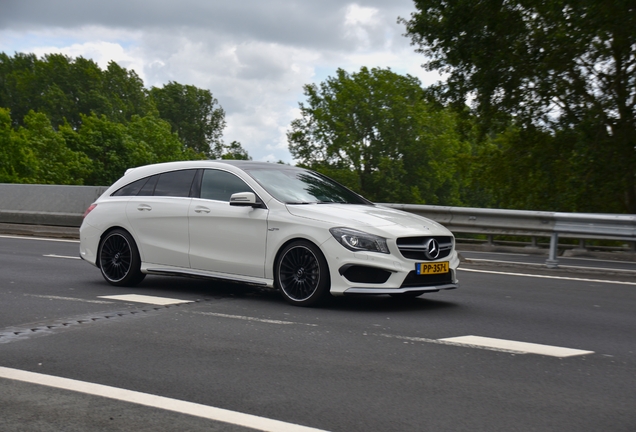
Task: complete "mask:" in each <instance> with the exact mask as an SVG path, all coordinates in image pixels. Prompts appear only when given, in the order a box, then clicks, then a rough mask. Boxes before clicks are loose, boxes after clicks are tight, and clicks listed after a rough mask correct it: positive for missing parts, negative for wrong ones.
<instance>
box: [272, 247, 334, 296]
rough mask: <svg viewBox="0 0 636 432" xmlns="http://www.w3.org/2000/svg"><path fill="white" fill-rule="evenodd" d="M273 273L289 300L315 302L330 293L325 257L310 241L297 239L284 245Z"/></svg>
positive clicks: (280, 288)
mask: <svg viewBox="0 0 636 432" xmlns="http://www.w3.org/2000/svg"><path fill="white" fill-rule="evenodd" d="M274 273H275V275H274V277H275V283H276V287H277V288H278V289H279V290H280V292H281V294H282V295H283V297H284V298H285V300H287V302H288V303H291V304H293V305H296V306H316V305H318V304H320V303H322V302H323V301H324V300H325V299H326V298H327V297H328V295H329V288H330V287H331V279H330V277H329V267H328V266H327V260H326V259H325V257H324V255H323V254H322V252H321V251H320V249H318V247H317V246H315V245H314V244H313V243H310V242H308V241H304V240H298V241H295V242H292V243H290V244H288V245H287V246H285V247H284V248H283V250H282V251H281V253H280V256H279V258H278V260H277V261H276V267H275V271H274Z"/></svg>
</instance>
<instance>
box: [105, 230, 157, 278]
mask: <svg viewBox="0 0 636 432" xmlns="http://www.w3.org/2000/svg"><path fill="white" fill-rule="evenodd" d="M99 268H100V269H101V271H102V276H104V279H106V281H107V282H108V283H109V284H111V285H116V286H134V285H137V284H138V283H140V282H141V281H142V280H143V279H144V277H146V275H145V274H143V273H142V272H141V270H140V268H141V259H140V258H139V250H138V249H137V245H136V244H135V240H134V239H133V238H132V236H131V235H130V234H129V233H128V232H126V231H124V230H122V229H116V230H113V231H111V232H109V233H108V234H106V236H105V237H104V238H103V239H102V241H101V242H100V244H99Z"/></svg>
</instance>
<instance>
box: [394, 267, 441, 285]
mask: <svg viewBox="0 0 636 432" xmlns="http://www.w3.org/2000/svg"><path fill="white" fill-rule="evenodd" d="M450 283H453V276H452V272H448V273H442V274H432V275H418V274H417V272H416V271H415V270H413V271H412V272H410V273H409V274H408V275H407V276H406V279H404V282H403V283H402V286H401V287H400V288H408V287H425V286H434V285H446V284H450Z"/></svg>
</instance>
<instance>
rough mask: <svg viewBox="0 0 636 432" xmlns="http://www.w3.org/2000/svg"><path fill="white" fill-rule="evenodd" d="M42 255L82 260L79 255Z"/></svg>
mask: <svg viewBox="0 0 636 432" xmlns="http://www.w3.org/2000/svg"><path fill="white" fill-rule="evenodd" d="M42 256H44V257H47V258H64V259H74V260H81V258H80V257H78V256H67V255H55V254H49V255H42Z"/></svg>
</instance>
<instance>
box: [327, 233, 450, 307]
mask: <svg viewBox="0 0 636 432" xmlns="http://www.w3.org/2000/svg"><path fill="white" fill-rule="evenodd" d="M322 248H323V250H324V252H325V257H326V258H327V262H328V265H329V269H330V274H331V291H330V292H331V294H333V295H336V296H339V295H348V294H403V293H408V292H434V291H440V290H449V289H455V288H459V281H458V280H457V267H458V266H459V257H458V256H457V252H456V251H455V250H453V251H452V253H451V254H450V255H449V256H447V257H446V258H444V259H441V260H439V261H448V263H449V270H450V272H449V273H448V274H444V275H433V277H422V276H415V277H414V273H415V265H416V263H418V262H421V261H417V260H410V259H406V258H404V257H403V256H402V255H401V254H400V253H399V251H398V250H397V247H396V246H395V245H392V244H389V249H390V251H391V253H390V254H381V253H371V252H369V253H362V252H355V253H354V252H350V251H348V250H346V249H345V248H343V247H342V245H340V244H339V243H338V242H337V241H336V240H333V241H332V240H331V239H330V240H328V241H326V242H325V243H323V245H322ZM350 267H357V268H362V269H364V268H366V269H369V270H370V271H372V272H377V273H382V272H384V273H386V274H387V275H388V276H387V277H385V278H381V277H380V276H378V277H377V278H378V279H382V281H381V282H380V283H373V282H369V283H363V282H361V281H360V280H358V281H355V280H354V281H352V280H351V279H353V278H351V277H349V278H347V277H346V275H347V274H348V272H347V271H345V269H347V268H350ZM358 274H359V273H358ZM359 279H360V278H359ZM365 282H366V281H365Z"/></svg>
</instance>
